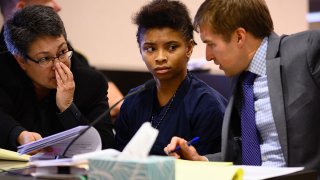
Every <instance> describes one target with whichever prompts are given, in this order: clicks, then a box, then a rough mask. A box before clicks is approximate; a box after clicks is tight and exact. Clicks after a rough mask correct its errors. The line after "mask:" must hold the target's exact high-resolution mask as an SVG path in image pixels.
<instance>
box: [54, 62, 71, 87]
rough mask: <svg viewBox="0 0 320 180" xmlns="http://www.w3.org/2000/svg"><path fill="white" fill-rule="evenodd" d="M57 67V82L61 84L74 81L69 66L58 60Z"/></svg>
mask: <svg viewBox="0 0 320 180" xmlns="http://www.w3.org/2000/svg"><path fill="white" fill-rule="evenodd" d="M55 67H56V71H55V74H56V78H57V82H58V83H60V84H63V83H67V82H70V81H73V74H72V72H71V70H70V69H69V67H68V66H66V65H65V64H64V63H62V62H58V63H56V64H55Z"/></svg>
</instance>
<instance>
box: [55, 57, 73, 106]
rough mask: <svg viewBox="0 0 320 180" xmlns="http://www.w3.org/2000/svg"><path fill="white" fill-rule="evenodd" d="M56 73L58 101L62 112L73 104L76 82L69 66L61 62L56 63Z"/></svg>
mask: <svg viewBox="0 0 320 180" xmlns="http://www.w3.org/2000/svg"><path fill="white" fill-rule="evenodd" d="M55 75H56V79H57V94H56V103H57V106H58V108H59V110H60V112H63V111H65V110H66V109H67V108H68V107H69V106H70V105H71V104H72V101H73V96H74V91H75V82H74V79H73V74H72V72H71V70H70V69H69V67H68V66H66V65H65V64H63V63H61V62H58V63H56V64H55Z"/></svg>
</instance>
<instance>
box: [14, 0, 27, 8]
mask: <svg viewBox="0 0 320 180" xmlns="http://www.w3.org/2000/svg"><path fill="white" fill-rule="evenodd" d="M24 7H26V2H25V1H24V0H19V1H18V2H17V4H16V9H22V8H24Z"/></svg>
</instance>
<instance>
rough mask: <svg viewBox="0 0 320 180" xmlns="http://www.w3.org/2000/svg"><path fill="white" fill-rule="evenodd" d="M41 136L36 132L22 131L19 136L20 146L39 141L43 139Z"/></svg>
mask: <svg viewBox="0 0 320 180" xmlns="http://www.w3.org/2000/svg"><path fill="white" fill-rule="evenodd" d="M41 138H42V137H41V135H40V134H38V133H36V132H29V131H22V132H21V133H20V135H19V136H18V143H19V144H20V145H23V144H27V143H30V142H33V141H36V140H38V139H41Z"/></svg>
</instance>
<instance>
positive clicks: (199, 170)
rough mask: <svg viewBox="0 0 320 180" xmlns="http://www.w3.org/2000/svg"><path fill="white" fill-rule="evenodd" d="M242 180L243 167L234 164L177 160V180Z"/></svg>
mask: <svg viewBox="0 0 320 180" xmlns="http://www.w3.org/2000/svg"><path fill="white" fill-rule="evenodd" d="M199 178H200V179H203V180H205V179H208V180H209V179H219V180H242V178H243V170H242V168H241V167H236V166H232V162H203V161H188V160H179V159H177V160H176V180H189V179H190V180H193V179H199Z"/></svg>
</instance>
